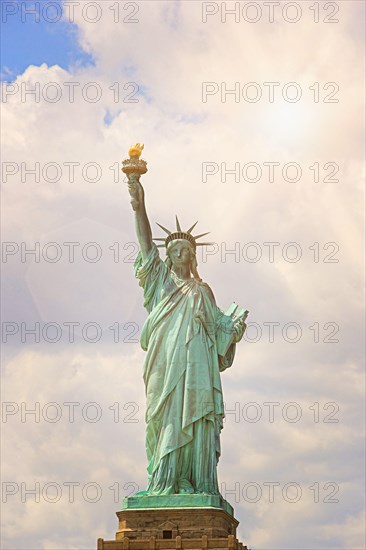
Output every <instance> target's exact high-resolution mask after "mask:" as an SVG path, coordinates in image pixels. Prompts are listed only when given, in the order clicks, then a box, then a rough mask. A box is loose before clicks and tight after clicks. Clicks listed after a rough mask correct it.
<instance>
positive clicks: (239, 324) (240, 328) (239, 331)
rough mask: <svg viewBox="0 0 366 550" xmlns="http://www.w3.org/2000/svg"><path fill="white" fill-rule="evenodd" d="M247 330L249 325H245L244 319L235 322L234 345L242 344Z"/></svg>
mask: <svg viewBox="0 0 366 550" xmlns="http://www.w3.org/2000/svg"><path fill="white" fill-rule="evenodd" d="M246 328H247V325H246V324H245V322H244V320H243V319H238V320H237V321H235V323H234V331H235V334H234V343H235V344H237V343H238V342H240V340H241V339H242V338H243V336H244V332H245V330H246Z"/></svg>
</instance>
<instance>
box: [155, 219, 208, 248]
mask: <svg viewBox="0 0 366 550" xmlns="http://www.w3.org/2000/svg"><path fill="white" fill-rule="evenodd" d="M175 219H176V225H177V229H176V231H170V230H169V229H167V228H166V227H164V226H163V225H160V223H157V222H156V224H157V225H158V226H159V227H161V229H162V230H163V231H165V233H167V234H168V236H167V237H165V238H164V239H163V238H159V237H157V238H154V241H164V244H158V245H157V247H158V248H163V247H164V246H165V247H167V246H168V244H169V243H170V242H171V241H176V240H177V239H185V240H186V241H188V242H189V243H190V244H191V245H192V246H193V248H194V249H195V250H196V246H204V245H209V244H211V243H197V242H196V239H199V238H200V237H204V236H205V235H208V234H209V231H208V232H207V233H201V235H195V236H193V235H192V234H191V233H192V231H193V229H194V228H195V227H196V225H197V224H198V222H196V223H194V224H193V225H192V227H190V228H189V229H187V231H182V228H181V226H180V223H179V220H178V217H177V216H175Z"/></svg>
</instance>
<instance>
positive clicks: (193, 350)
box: [134, 244, 235, 494]
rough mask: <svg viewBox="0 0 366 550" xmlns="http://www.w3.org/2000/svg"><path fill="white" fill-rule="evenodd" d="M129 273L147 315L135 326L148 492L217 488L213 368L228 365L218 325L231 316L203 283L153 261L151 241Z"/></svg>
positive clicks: (217, 388)
mask: <svg viewBox="0 0 366 550" xmlns="http://www.w3.org/2000/svg"><path fill="white" fill-rule="evenodd" d="M134 269H135V275H136V277H137V278H138V279H139V281H140V286H142V287H143V289H144V307H145V308H146V309H147V311H148V313H149V315H148V318H147V319H146V321H145V323H144V326H143V328H142V332H141V340H140V341H141V347H142V349H143V350H145V351H146V357H145V361H144V370H143V377H144V382H145V390H146V401H147V407H146V452H147V458H148V488H147V492H148V494H172V493H179V492H185V489H187V487H189V490H188V491H187V492H191V491H192V488H193V491H194V492H196V493H209V494H219V489H218V483H217V473H216V468H217V462H218V460H219V456H220V432H221V429H222V426H223V418H224V404H223V397H222V389H221V380H220V371H221V370H224V369H226V368H228V367H230V366H231V364H232V362H233V359H234V353H235V344H234V343H231V345H230V346H229V348H228V350H227V352H226V354H225V356H219V355H218V352H217V342H218V339H219V338H220V336H221V335H222V333H223V332H225V334H226V337H227V333H228V331H229V332H231V334H233V339H234V327H233V321H232V319H231V318H230V317H227V316H226V315H224V314H223V312H222V311H221V310H220V309H219V308H218V307H217V305H216V302H215V298H214V295H213V293H212V291H211V289H210V287H209V286H208V285H207V284H206V283H203V282H201V281H198V280H196V279H193V278H192V279H188V280H182V279H180V278H179V277H178V276H177V275H176V274H175V273H174V272H173V271H172V270H170V269H169V268H168V267H167V265H166V264H165V263H164V262H163V261H162V260H161V258H160V256H159V252H158V249H157V247H156V245H155V244H154V245H153V247H152V250H151V251H150V254H149V256H148V257H147V258H146V259H145V261H142V257H141V252H139V254H138V256H137V259H136V262H135V265H134Z"/></svg>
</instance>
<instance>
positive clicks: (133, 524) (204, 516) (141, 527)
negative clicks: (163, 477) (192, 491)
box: [98, 495, 247, 550]
mask: <svg viewBox="0 0 366 550" xmlns="http://www.w3.org/2000/svg"><path fill="white" fill-rule="evenodd" d="M172 497H173V501H172V502H170V499H171V498H172ZM172 497H129V498H128V499H125V500H124V502H123V505H122V508H123V509H122V510H121V511H120V512H117V516H118V519H119V527H118V531H117V533H116V539H115V540H103V539H98V550H173V549H176V548H178V549H182V550H185V549H187V550H198V549H207V550H221V549H224V548H228V549H232V550H247V547H246V546H244V545H243V544H242V543H240V542H239V541H238V540H237V538H236V528H237V526H238V523H239V522H238V521H237V520H236V519H235V518H234V516H233V514H232V513H230V511H231V510H232V508H231V506H230V504H229V503H228V502H226V501H225V500H224V499H223V498H222V497H216V499H220V504H221V507H216V506H212V505H211V506H210V505H209V506H202V504H203V503H204V500H205V498H206V497H207V499H208V502H210V503H211V504H212V502H213V501H212V498H215V497H209V495H205V496H202V495H172ZM186 497H190V499H191V501H190V502H191V504H192V503H193V506H191V507H184V506H183V505H184V504H187V503H188V501H189V498H186ZM195 497H196V498H195ZM210 498H211V500H210ZM160 499H163V500H162V502H161V503H160ZM200 499H201V500H200ZM202 499H203V500H202ZM157 501H158V502H159V504H161V505H162V506H159V507H155V508H153V507H149V505H154V504H155V505H156V502H157ZM163 501H164V502H163ZM214 502H215V504H217V503H216V501H215V500H214ZM218 502H219V501H218ZM179 503H181V505H179ZM167 504H168V506H167ZM169 504H173V506H172V505H170V506H169ZM177 504H178V506H177ZM197 504H198V506H197ZM199 504H201V506H200V505H199ZM142 505H144V506H145V507H143V506H142Z"/></svg>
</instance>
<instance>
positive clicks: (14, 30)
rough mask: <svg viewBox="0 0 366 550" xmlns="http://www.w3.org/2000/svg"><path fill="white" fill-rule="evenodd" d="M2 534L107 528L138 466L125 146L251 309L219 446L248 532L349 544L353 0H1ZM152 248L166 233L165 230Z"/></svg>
mask: <svg viewBox="0 0 366 550" xmlns="http://www.w3.org/2000/svg"><path fill="white" fill-rule="evenodd" d="M1 10H2V14H1V17H2V38H1V74H2V104H1V110H2V125H1V129H2V151H1V152H2V155H1V156H2V178H1V179H2V181H1V183H2V191H1V199H2V262H1V267H2V275H3V276H2V307H1V313H2V342H3V345H2V424H1V427H2V522H3V524H2V543H1V547H2V548H4V549H6V550H39V549H42V550H60V549H64V550H71V549H83V550H84V549H85V550H86V549H89V548H95V547H96V541H97V539H98V538H99V537H101V538H104V539H106V540H112V539H114V536H115V531H116V529H117V518H116V516H115V512H116V511H118V510H119V509H120V502H121V500H122V498H123V497H125V496H128V495H130V494H132V493H134V492H136V491H137V490H143V489H144V488H145V486H146V455H145V448H144V438H145V425H144V411H145V396H144V385H143V379H142V365H143V360H144V351H143V350H142V349H141V347H140V344H139V336H140V332H141V328H142V325H143V323H144V320H145V319H146V315H147V313H146V311H145V310H144V308H143V295H142V289H141V288H140V287H139V285H138V281H137V280H136V279H135V277H134V272H133V262H134V259H135V257H136V254H137V250H138V247H137V240H136V235H135V229H134V219H133V212H132V209H131V205H130V200H129V195H128V191H127V186H126V181H125V179H124V175H123V174H122V173H121V171H120V168H121V161H122V160H124V159H125V158H127V156H128V149H129V147H130V146H131V145H133V144H134V143H136V142H140V143H144V144H145V148H144V151H143V158H144V159H145V160H146V161H147V163H148V172H147V174H145V175H144V176H143V177H142V179H141V181H142V184H143V186H144V189H145V195H146V208H147V212H148V216H149V219H150V221H151V225H152V228H153V233H154V236H156V237H161V236H162V232H161V230H160V228H159V227H158V226H157V225H156V223H155V222H159V223H160V224H162V225H164V226H165V227H168V228H173V227H174V220H175V215H176V214H177V215H178V216H179V220H180V222H181V225H182V226H183V227H184V228H185V229H187V228H188V227H190V226H191V225H192V224H193V223H194V222H195V221H197V220H199V223H198V225H197V231H198V232H199V233H204V232H206V231H210V235H209V236H208V238H209V239H210V242H212V244H211V245H210V246H207V247H202V249H200V251H199V253H198V258H197V259H198V270H199V273H200V276H201V277H202V279H203V280H204V281H205V282H207V283H208V284H209V285H210V287H211V288H212V290H213V292H214V295H215V298H216V302H217V304H218V305H219V307H220V308H221V309H222V310H223V311H225V310H226V309H227V308H228V307H229V305H230V304H231V303H232V302H233V301H235V302H237V303H238V304H239V305H241V306H242V307H244V308H246V309H248V310H249V311H250V314H249V317H248V329H247V333H246V335H245V336H244V338H243V340H242V342H240V344H238V345H237V350H236V357H235V361H234V364H233V365H232V367H231V368H230V369H228V370H226V371H225V372H224V373H222V375H221V380H222V385H223V393H224V402H225V409H226V419H225V423H224V429H223V431H222V434H221V448H222V454H221V458H220V462H219V465H218V472H219V485H220V488H221V493H222V494H223V496H224V497H225V498H226V499H227V500H228V501H229V502H230V503H231V504H232V506H233V507H234V513H235V517H236V518H237V519H238V521H239V522H240V523H239V527H238V533H237V536H238V539H239V540H240V541H241V542H243V543H244V544H247V546H248V548H251V549H252V550H265V549H267V550H361V549H363V548H365V535H364V533H365V523H364V511H365V510H364V477H365V476H364V457H365V448H364V370H363V359H364V334H365V326H364V294H363V292H364V287H363V281H364V252H363V251H364V148H365V139H364V136H365V134H364V115H365V105H364V91H365V73H364V65H365V59H364V47H363V44H364V39H365V28H364V20H365V17H364V16H365V13H364V12H365V5H364V3H363V2H360V1H353V0H350V1H338V2H323V1H320V2H307V1H298V2H285V1H281V2H274V3H273V2H260V1H256V2H199V1H196V0H195V1H175V0H169V1H156V0H149V1H136V2H124V1H119V2H110V1H109V0H103V1H99V2H88V1H86V0H80V1H79V2H60V1H57V2H44V1H43V2H30V1H27V2H23V1H2V3H1ZM162 257H163V258H164V253H162Z"/></svg>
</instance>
